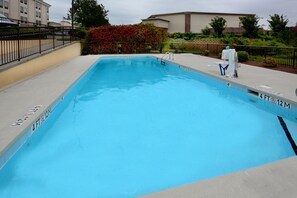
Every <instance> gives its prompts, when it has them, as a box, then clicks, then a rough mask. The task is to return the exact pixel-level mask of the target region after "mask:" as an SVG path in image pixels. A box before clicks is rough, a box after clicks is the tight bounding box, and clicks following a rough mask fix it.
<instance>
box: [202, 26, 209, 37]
mask: <svg viewBox="0 0 297 198" xmlns="http://www.w3.org/2000/svg"><path fill="white" fill-rule="evenodd" d="M201 32H202V34H203V35H205V36H208V35H210V28H209V27H207V26H205V28H203V29H202V30H201Z"/></svg>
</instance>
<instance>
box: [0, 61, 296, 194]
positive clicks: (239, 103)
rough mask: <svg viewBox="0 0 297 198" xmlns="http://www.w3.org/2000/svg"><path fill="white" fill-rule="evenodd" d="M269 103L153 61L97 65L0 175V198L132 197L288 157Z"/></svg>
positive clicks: (287, 147) (288, 149) (278, 111)
mask: <svg viewBox="0 0 297 198" xmlns="http://www.w3.org/2000/svg"><path fill="white" fill-rule="evenodd" d="M273 105H274V104H269V103H267V102H263V100H261V99H259V98H258V97H255V96H254V95H251V94H248V93H247V92H245V91H244V89H241V88H238V87H236V86H235V85H230V84H228V85H227V84H226V83H222V81H220V80H216V79H213V78H210V77H207V76H205V75H202V74H199V73H196V72H193V71H188V70H186V69H184V68H181V67H179V66H176V65H173V64H169V63H167V64H165V65H161V64H160V62H159V61H158V60H156V58H153V57H126V58H103V59H102V60H100V61H99V62H98V64H97V65H95V66H94V67H93V68H92V69H91V70H90V71H89V73H88V74H86V75H85V76H84V78H83V79H81V80H80V82H78V83H77V84H76V85H75V87H73V88H72V89H71V90H70V91H69V92H68V94H67V95H65V97H64V99H63V101H61V102H60V103H59V104H58V105H57V106H56V108H55V109H54V110H51V115H50V116H49V117H48V119H47V120H46V121H45V122H43V124H42V125H41V126H40V127H39V128H38V129H37V131H36V132H35V133H34V134H33V135H32V137H31V138H30V139H29V140H28V142H27V143H26V144H25V145H24V146H23V147H22V148H21V149H20V150H19V151H18V152H17V154H16V155H15V156H14V157H13V158H12V159H11V160H10V161H9V162H8V163H7V164H6V166H5V167H4V168H3V169H2V170H1V171H0V197H13V198H15V197H30V198H31V197H41V196H42V197H135V196H139V195H144V194H147V193H151V192H156V191H159V190H163V189H167V188H172V187H175V186H179V185H183V184H188V183H192V182H195V181H199V180H202V179H207V178H211V177H216V176H220V175H224V174H228V173H231V172H234V171H239V170H243V169H247V168H250V167H255V166H259V165H263V164H266V163H270V162H274V161H277V160H280V159H284V158H288V157H291V156H295V154H294V151H293V150H292V148H291V145H290V143H289V141H288V139H287V137H286V135H285V133H284V130H283V128H282V127H281V125H280V123H279V121H278V118H277V115H279V114H280V115H286V114H287V112H286V111H285V112H282V110H281V108H275V110H272V109H273V108H271V107H272V106H273ZM271 111H272V112H273V113H271ZM294 116H295V113H294V115H293V116H290V115H288V119H290V118H291V117H293V118H295V117H294ZM290 124H291V125H293V126H297V123H296V121H295V120H293V119H292V120H290Z"/></svg>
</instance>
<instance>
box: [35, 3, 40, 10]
mask: <svg viewBox="0 0 297 198" xmlns="http://www.w3.org/2000/svg"><path fill="white" fill-rule="evenodd" d="M36 9H37V10H41V3H37V2H36Z"/></svg>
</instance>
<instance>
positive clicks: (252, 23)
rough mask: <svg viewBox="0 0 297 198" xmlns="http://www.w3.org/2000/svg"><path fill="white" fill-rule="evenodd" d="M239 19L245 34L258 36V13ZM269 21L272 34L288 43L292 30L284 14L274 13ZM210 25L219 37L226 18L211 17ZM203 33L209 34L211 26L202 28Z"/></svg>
mask: <svg viewBox="0 0 297 198" xmlns="http://www.w3.org/2000/svg"><path fill="white" fill-rule="evenodd" d="M239 19H240V24H241V27H243V28H244V30H245V32H244V33H243V36H244V37H248V38H257V37H258V32H259V30H260V25H259V24H258V23H259V17H258V16H256V15H249V16H245V17H240V18H239ZM267 21H268V23H269V27H270V29H271V31H272V35H273V36H275V37H277V38H280V39H281V41H282V42H284V43H288V42H289V39H290V36H291V31H290V30H289V27H288V26H287V25H288V22H289V20H288V19H287V18H286V17H285V16H284V15H279V14H274V15H270V19H269V20H267ZM209 25H210V26H211V27H212V28H213V30H214V32H215V34H216V35H217V36H218V37H222V36H223V31H224V30H225V28H226V20H225V19H224V18H223V17H219V16H217V17H215V18H213V19H211V22H210V23H209ZM202 33H204V34H209V33H210V31H209V28H208V27H205V29H203V30H202Z"/></svg>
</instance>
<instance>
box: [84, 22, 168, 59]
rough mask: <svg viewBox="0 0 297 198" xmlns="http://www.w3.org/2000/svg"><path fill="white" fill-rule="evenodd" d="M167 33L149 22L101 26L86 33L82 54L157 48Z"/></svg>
mask: <svg viewBox="0 0 297 198" xmlns="http://www.w3.org/2000/svg"><path fill="white" fill-rule="evenodd" d="M165 37H167V33H166V32H165V31H164V30H163V29H161V28H157V27H155V26H153V25H151V24H139V25H118V26H101V27H95V28H91V29H90V30H89V31H88V32H87V35H86V43H85V46H84V50H83V53H84V54H101V53H119V52H121V53H135V52H147V51H148V50H150V49H159V48H160V47H161V46H162V42H163V41H164V39H165Z"/></svg>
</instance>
